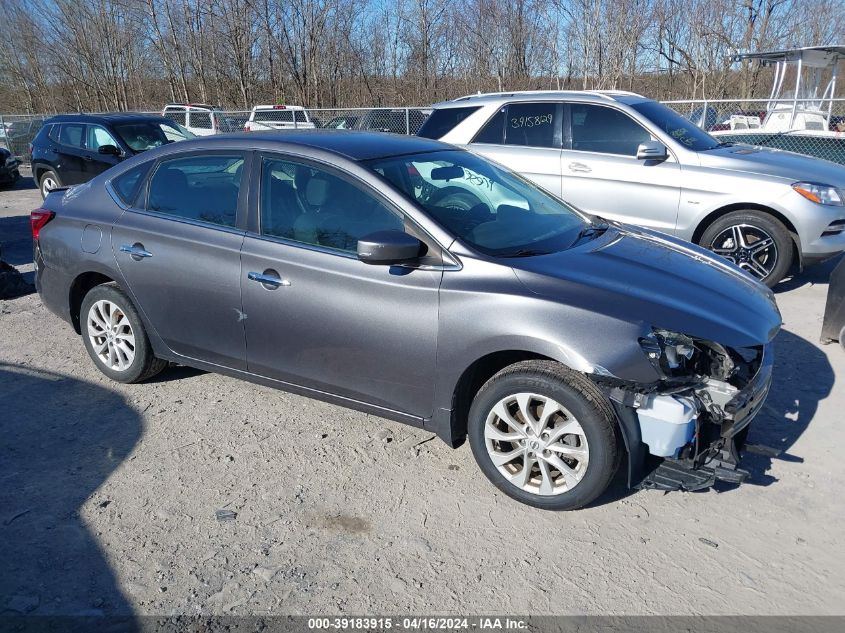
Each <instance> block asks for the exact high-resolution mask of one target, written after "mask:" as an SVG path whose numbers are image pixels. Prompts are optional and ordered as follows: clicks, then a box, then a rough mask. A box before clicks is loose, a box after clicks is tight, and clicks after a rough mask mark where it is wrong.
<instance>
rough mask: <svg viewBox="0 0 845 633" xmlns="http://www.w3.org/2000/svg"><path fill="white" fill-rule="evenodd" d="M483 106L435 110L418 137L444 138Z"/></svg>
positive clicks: (418, 133)
mask: <svg viewBox="0 0 845 633" xmlns="http://www.w3.org/2000/svg"><path fill="white" fill-rule="evenodd" d="M480 107H481V106H467V107H464V108H443V109H442V110H435V111H434V112H432V113H431V116H429V117H428V119H426V121H425V123H423V125H422V127H421V128H420V131H419V132H417V136H424V137H425V138H435V139H437V138H442V137H443V136H445V135H446V134H448V133H449V132H451V131H452V130H453V129H455V127H457V125H458V123H460V122H461V121H463V120H464V119H466V118H467V117H468V116H469V115H470V114H472V113H473V112H475V111H477V110H478V109H479V108H480Z"/></svg>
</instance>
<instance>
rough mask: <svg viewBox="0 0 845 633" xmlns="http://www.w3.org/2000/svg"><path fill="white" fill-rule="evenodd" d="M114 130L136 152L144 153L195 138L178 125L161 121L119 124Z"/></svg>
mask: <svg viewBox="0 0 845 633" xmlns="http://www.w3.org/2000/svg"><path fill="white" fill-rule="evenodd" d="M114 130H115V132H116V133H117V134H118V136H120V138H122V139H123V142H124V143H126V144H127V145H128V146H129V147H131V148H132V150H133V151H135V152H143V151H146V150H148V149H153V148H155V147H160V146H161V145H166V144H167V143H173V142H174V141H182V140H185V139H189V138H195V136H194V134H192V133H191V132H189V131H188V130H186V129H185V128H183V127H180V126H179V125H177V124H176V123H167V122H164V121H161V120H159V121H155V120H153V121H137V122H132V123H119V124H118V125H115V126H114Z"/></svg>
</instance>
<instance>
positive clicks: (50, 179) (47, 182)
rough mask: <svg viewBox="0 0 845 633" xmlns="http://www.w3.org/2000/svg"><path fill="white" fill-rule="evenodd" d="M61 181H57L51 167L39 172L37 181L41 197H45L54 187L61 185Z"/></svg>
mask: <svg viewBox="0 0 845 633" xmlns="http://www.w3.org/2000/svg"><path fill="white" fill-rule="evenodd" d="M61 186H62V185H61V183H60V182H59V177H58V176H57V175H56V172H54V171H53V170H52V169H48V170H47V171H45V172H44V173H43V174H41V179H40V180H39V181H38V188H39V189H40V190H41V197H42V198H46V197H47V194H48V193H50V192H51V191H52V190H53V189H55V188H56V187H61Z"/></svg>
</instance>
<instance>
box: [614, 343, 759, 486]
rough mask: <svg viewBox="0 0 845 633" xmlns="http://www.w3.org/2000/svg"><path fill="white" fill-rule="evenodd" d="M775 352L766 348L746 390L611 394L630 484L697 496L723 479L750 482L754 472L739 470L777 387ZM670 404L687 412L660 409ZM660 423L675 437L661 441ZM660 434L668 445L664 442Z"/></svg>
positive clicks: (719, 385)
mask: <svg viewBox="0 0 845 633" xmlns="http://www.w3.org/2000/svg"><path fill="white" fill-rule="evenodd" d="M771 347H772V346H771V344H768V345H765V346H763V347H762V348H761V351H760V353H759V357H758V358H756V359H754V364H755V371H754V373H753V375H751V377H750V378H748V379H747V380H746V381H745V382H744V384H742V385H740V386H737V385H735V384H731V383H729V382H727V381H722V380H717V379H714V378H706V379H702V380H701V381H699V383H698V384H696V385H690V386H688V387H686V388H680V389H679V388H677V387H675V388H671V389H668V390H663V391H660V390H657V391H654V392H651V393H644V392H643V391H637V390H632V389H630V388H624V387H619V386H617V387H613V388H611V389H609V391H608V395H609V396H610V399H611V402H612V404H613V405H614V407H615V409H616V411H617V414H618V416H619V419H620V423H621V427H622V431H623V437H624V439H625V443H626V445H627V448H628V452H629V465H630V471H629V483H630V485H631V486H632V487H637V488H653V489H659V490H690V491H691V490H699V489H702V488H706V487H709V486H711V485H713V483H714V482H715V481H717V480H721V481H727V482H731V483H741V482H742V481H744V480H745V479H746V478H747V477H748V472H747V471H745V470H743V469H741V468H739V464H740V458H741V453H742V451H743V449H744V447H745V439H746V436H747V434H748V429H749V425H750V424H751V422H752V421H753V420H754V418H755V417H756V416H757V414H758V413H759V412H760V409H762V407H763V404H764V403H765V400H766V396H767V395H768V392H769V387H770V386H771V382H772V367H773V364H774V355H773V353H772V349H771ZM670 401H674V402H676V403H678V402H680V403H682V404H683V407H682V408H681V409H679V407H677V406H676V407H674V409H670V408H668V407H666V406H663V407H661V406H657V405H660V404H661V403H662V404H664V405H665V404H667V403H670ZM661 416H662V418H663V419H661ZM673 416H674V417H673ZM684 416H685V417H684ZM655 424H657V425H658V430H660V429H662V427H660V426H659V425H660V424H664V425H668V427H672V429H673V433H664V434H663V435H662V436H659V434H657V433H655V432H654V430H653V429H654V425H655ZM679 425H688V426H685V427H684V428H688V429H689V430H688V432H686V433H678V432H677V430H676V429H677V428H678V426H679ZM656 435H657V436H659V437H662V438H668V440H667V439H664V440H663V441H659V442H658V440H656V439H655V436H656ZM673 442H674V443H673Z"/></svg>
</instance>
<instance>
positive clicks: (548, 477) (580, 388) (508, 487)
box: [467, 361, 622, 510]
mask: <svg viewBox="0 0 845 633" xmlns="http://www.w3.org/2000/svg"><path fill="white" fill-rule="evenodd" d="M467 431H468V434H469V440H470V446H471V447H472V453H473V456H474V457H475V460H476V462H478V465H479V467H480V468H481V471H482V472H483V473H484V474H485V475H486V476H487V478H488V479H489V480H490V481H491V482H492V483H493V484H494V485H495V486H496V487H497V488H499V490H501V491H502V492H504V493H505V494H506V495H508V496H509V497H512V498H514V499H516V500H517V501H521V502H522V503H525V504H528V505H531V506H534V507H537V508H542V509H545V510H574V509H577V508H580V507H583V506H585V505H587V504H588V503H590V502H591V501H593V500H594V499H596V498H597V497H598V496H599V495H601V494H602V493H603V492H604V491H605V490H606V489H607V487H608V485H609V484H610V482H611V480H612V479H613V476H614V474H615V473H616V470H617V469H618V467H619V463H620V460H621V456H622V455H621V449H620V445H619V441H618V435H617V432H616V417H615V414H614V412H613V408H612V407H611V405H610V403H609V402H608V401H607V399H606V398H605V397H604V395H603V394H602V393H601V391H599V389H598V388H597V387H596V386H595V385H594V384H593V383H592V382H591V381H590V380H588V379H587V378H586V377H584V376H582V375H581V374H578V373H576V372H574V371H572V370H569V369H567V368H566V367H564V366H562V365H560V364H559V363H555V362H552V361H525V362H520V363H516V364H514V365H511V366H510V367H507V368H505V369H503V370H502V371H500V372H499V373H498V374H496V375H495V376H493V377H492V378H491V379H490V380H488V381H487V383H485V384H484V386H483V387H482V388H481V389H480V390H479V392H478V394H477V395H476V396H475V399H474V401H473V403H472V407H471V408H470V412H469V420H468V428H467Z"/></svg>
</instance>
